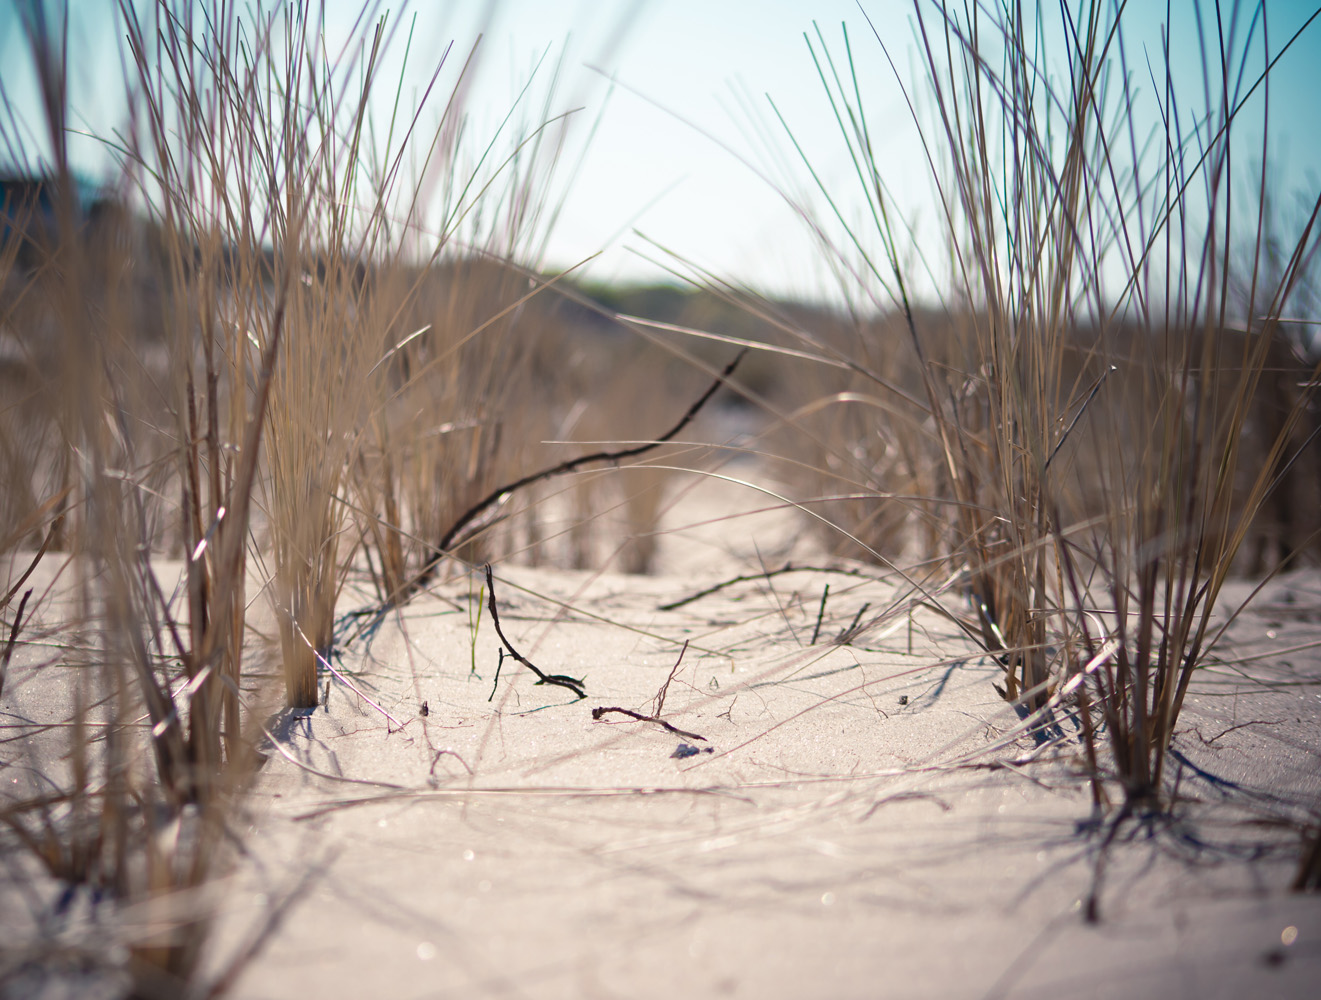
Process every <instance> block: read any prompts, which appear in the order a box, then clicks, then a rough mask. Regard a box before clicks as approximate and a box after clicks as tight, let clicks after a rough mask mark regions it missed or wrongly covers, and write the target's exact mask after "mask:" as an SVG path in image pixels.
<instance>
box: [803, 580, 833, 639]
mask: <svg viewBox="0 0 1321 1000" xmlns="http://www.w3.org/2000/svg"><path fill="white" fill-rule="evenodd" d="M829 596H830V584H826V589H825V590H823V591H821V607H820V608H819V609H818V610H817V613H816V628H814V629H812V641H811V642H809V643H808V645H809V646H815V645H816V640H817V637H818V636H819V635H820V634H821V619H822V618H824V617H825V616H826V598H827V597H829Z"/></svg>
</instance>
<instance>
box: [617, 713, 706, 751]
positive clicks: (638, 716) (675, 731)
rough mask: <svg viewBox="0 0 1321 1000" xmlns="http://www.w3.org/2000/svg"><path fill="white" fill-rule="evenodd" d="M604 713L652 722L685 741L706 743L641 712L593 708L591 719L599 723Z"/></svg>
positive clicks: (702, 739)
mask: <svg viewBox="0 0 1321 1000" xmlns="http://www.w3.org/2000/svg"><path fill="white" fill-rule="evenodd" d="M606 712H618V713H619V714H620V715H627V716H628V717H629V718H630V719H637V720H638V721H639V722H654V723H656V725H658V726H662V727H664V728H665V729H667V730H669V731H670V732H672V733H673V734H674V735H675V736H682V737H683V738H684V739H686V740H701V741H702V742H703V743H705V742H707V739H706V737H705V736H698V735H697V734H696V733H689V732H685V731H684V730H682V729H680V728H679V727H678V726H672V725H670V724H669V723H668V722H666V721H665V720H664V719H658V718H656V716H654V715H643V714H642V713H641V712H635V711H633V710H632V709H630V708H614V707H611V708H606V707H604V706H602V707H600V708H594V709H592V718H593V719H596V720H598V721H599V720H600V718H601V716H603V715H605V713H606Z"/></svg>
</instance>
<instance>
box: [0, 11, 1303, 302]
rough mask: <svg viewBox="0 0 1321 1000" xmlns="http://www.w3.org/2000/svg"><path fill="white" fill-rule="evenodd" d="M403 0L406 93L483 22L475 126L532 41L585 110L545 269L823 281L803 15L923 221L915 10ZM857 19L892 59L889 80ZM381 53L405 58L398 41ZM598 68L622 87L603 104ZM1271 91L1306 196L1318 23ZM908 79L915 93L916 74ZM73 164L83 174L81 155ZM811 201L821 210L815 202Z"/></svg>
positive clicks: (82, 15) (1297, 19)
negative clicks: (851, 79)
mask: <svg viewBox="0 0 1321 1000" xmlns="http://www.w3.org/2000/svg"><path fill="white" fill-rule="evenodd" d="M14 2H16V0H0V4H5V5H9V6H11V11H10V16H9V17H8V19H7V20H6V21H4V22H0V23H3V27H4V30H5V36H4V37H3V38H0V44H3V50H2V51H0V58H3V60H4V64H5V65H6V66H7V67H11V68H14V67H17V66H18V65H20V64H21V63H22V62H23V59H22V53H21V38H19V37H18V36H19V33H18V32H17V31H16V30H15V27H16V21H15V18H14V17H13V16H12V4H13V3H14ZM70 6H71V9H72V10H73V12H74V14H75V17H74V18H72V19H71V20H72V23H73V25H74V35H75V48H76V50H77V52H78V53H81V54H83V55H82V56H81V58H78V59H75V60H74V68H75V80H74V83H73V87H72V93H73V101H74V103H75V106H76V108H77V110H78V111H80V112H81V114H82V117H83V119H84V122H85V127H87V128H89V129H91V130H93V131H98V130H105V129H107V128H108V127H109V126H110V125H113V124H115V122H114V121H113V118H114V116H115V115H116V114H119V113H120V112H118V111H117V110H116V108H115V106H114V103H113V100H112V99H111V98H108V97H107V96H106V94H107V93H108V92H111V91H113V86H110V85H108V83H107V81H110V82H113V81H115V80H117V79H118V77H119V72H120V71H119V66H118V57H117V56H116V55H115V54H114V48H113V41H114V38H115V34H116V30H115V27H114V21H113V18H112V17H111V15H110V13H109V11H110V10H111V9H112V8H113V4H112V2H111V0H71V3H70ZM139 6H142V4H139ZM326 6H327V19H328V22H329V23H328V32H327V33H328V35H334V34H335V33H336V32H343V31H344V30H345V29H346V26H347V25H348V24H350V23H351V22H352V20H353V17H354V16H355V15H356V13H357V11H358V9H359V8H360V6H361V5H360V4H358V3H353V2H339V0H326ZM391 6H393V7H395V8H398V7H399V4H397V3H395V4H392V5H391ZM1222 6H1224V7H1225V8H1226V9H1228V6H1229V5H1228V4H1225V5H1222ZM1131 7H1132V9H1131V10H1130V12H1129V13H1128V14H1126V15H1125V23H1126V26H1127V29H1126V34H1127V35H1128V38H1129V42H1130V45H1129V59H1130V66H1131V69H1132V71H1133V73H1134V75H1135V77H1138V79H1137V85H1138V87H1139V88H1140V89H1141V90H1143V91H1144V92H1145V93H1147V94H1148V95H1149V94H1150V93H1151V92H1152V89H1153V88H1152V86H1151V82H1150V77H1149V76H1148V75H1147V74H1148V73H1149V72H1150V68H1149V65H1148V60H1150V61H1151V63H1153V64H1154V63H1155V62H1156V61H1157V59H1158V55H1159V39H1160V24H1161V23H1162V22H1163V21H1164V20H1165V12H1164V5H1159V6H1158V5H1156V4H1148V3H1142V4H1140V5H1137V4H1133V5H1131ZM1204 7H1205V8H1211V5H1210V4H1205V5H1204ZM927 9H928V10H931V9H932V8H930V7H928V8H927ZM1048 9H1050V10H1054V9H1056V8H1055V6H1054V5H1048ZM1173 9H1174V14H1173V15H1172V17H1173V19H1174V20H1175V30H1174V31H1173V32H1172V38H1173V39H1174V44H1173V46H1172V47H1173V49H1174V59H1173V61H1174V63H1175V69H1176V76H1177V77H1178V79H1177V81H1176V82H1178V83H1179V84H1180V91H1179V92H1180V95H1181V104H1186V105H1187V108H1188V112H1189V115H1190V116H1191V113H1192V108H1193V107H1194V106H1195V105H1197V104H1198V103H1199V102H1201V100H1202V88H1201V72H1200V55H1199V50H1198V46H1197V44H1196V32H1195V22H1194V21H1193V19H1192V15H1191V10H1192V6H1191V3H1190V0H1177V2H1175V3H1174V4H1173ZM1313 9H1314V4H1311V3H1307V4H1304V3H1294V2H1289V0H1272V2H1269V3H1268V5H1267V11H1268V13H1269V15H1270V17H1269V26H1270V41H1271V45H1272V48H1273V49H1276V50H1278V48H1279V47H1280V46H1281V45H1282V44H1283V42H1284V41H1285V40H1286V39H1287V38H1288V37H1289V36H1290V35H1291V34H1292V33H1293V32H1294V31H1295V30H1296V28H1297V27H1298V26H1299V25H1300V24H1301V23H1302V22H1303V21H1304V20H1306V18H1307V16H1308V15H1310V13H1311V12H1312V10H1313ZM406 10H407V11H408V12H409V13H410V14H411V13H416V14H417V15H418V21H417V28H416V32H415V35H414V50H413V52H412V55H411V56H410V65H411V70H410V71H409V72H408V74H407V75H406V77H405V81H406V87H405V95H404V97H405V101H407V100H408V99H409V91H410V89H411V88H412V87H420V86H422V85H423V84H424V83H425V80H426V78H428V77H429V76H430V74H431V73H432V71H433V69H434V65H435V63H436V61H437V60H438V59H439V57H440V55H441V54H442V53H443V51H444V44H445V42H446V41H447V40H448V39H451V38H453V39H454V40H455V42H456V45H455V52H454V53H452V54H451V57H450V59H449V61H448V62H447V69H446V73H445V74H442V77H441V86H442V87H444V88H445V89H446V93H447V91H448V88H449V87H451V86H452V85H453V82H454V79H455V72H456V71H457V67H458V66H459V65H461V64H462V57H463V55H465V54H466V51H467V50H468V48H469V47H470V46H471V44H472V40H473V38H474V37H475V34H476V32H477V30H478V26H479V25H484V27H485V37H484V41H483V45H482V47H481V52H482V53H483V55H482V63H481V66H480V72H479V75H478V76H477V77H476V78H475V84H474V88H473V91H472V93H471V95H470V98H469V102H468V105H467V107H468V109H469V112H470V114H471V116H472V124H473V126H474V128H475V130H476V131H475V133H474V134H477V135H482V134H489V133H490V132H491V131H492V130H494V129H495V127H496V126H497V125H498V123H499V121H500V118H501V117H502V116H503V115H504V113H505V112H506V111H507V110H508V108H509V107H510V105H511V103H512V102H513V100H514V96H515V95H516V94H517V92H518V89H519V88H520V87H521V85H522V83H523V82H524V81H525V80H526V77H527V75H528V70H529V69H530V67H531V66H532V65H533V64H534V63H535V62H536V60H537V58H538V57H539V56H540V55H541V53H542V52H543V51H545V49H546V46H547V45H550V46H551V54H550V57H549V58H548V60H547V62H546V64H543V67H542V70H541V72H540V74H539V81H540V82H542V83H548V82H549V78H550V70H551V67H552V64H553V63H554V61H555V60H556V59H557V58H559V56H560V55H561V54H563V56H564V59H563V73H562V79H561V80H560V82H559V87H558V91H557V98H556V103H555V105H554V106H555V107H556V108H557V109H566V108H569V107H581V108H582V109H583V110H581V111H579V112H577V114H576V117H575V118H574V120H573V126H572V128H571V130H570V133H569V139H570V146H569V149H568V151H567V152H566V154H565V155H564V156H563V157H562V158H561V162H560V168H561V175H562V176H560V177H559V182H560V183H561V185H562V188H561V189H562V190H564V191H566V192H567V194H566V195H565V197H566V201H565V203H564V210H563V212H562V214H561V215H560V216H559V218H558V221H557V224H556V226H555V229H554V231H553V233H552V237H551V240H550V243H549V246H548V253H547V263H548V264H550V265H557V266H563V265H567V264H569V263H572V262H574V261H577V260H579V259H582V258H585V257H587V256H589V255H590V254H592V253H594V252H596V251H603V253H602V256H601V257H600V258H599V259H598V260H597V261H595V262H593V264H592V265H591V268H592V270H591V274H592V275H593V276H595V277H599V278H602V279H608V278H621V277H622V278H630V279H650V278H655V277H658V276H660V275H662V274H663V272H662V271H661V270H660V268H659V267H658V266H657V265H656V264H653V263H650V262H649V261H648V260H647V258H652V259H655V260H663V259H664V254H663V253H662V251H660V250H657V249H656V248H655V247H653V246H651V245H650V244H649V243H648V239H650V240H653V241H655V242H656V243H657V244H660V245H661V246H664V247H667V248H669V249H671V250H673V251H675V252H676V253H678V254H680V255H682V256H683V257H684V258H687V259H689V260H691V261H693V262H695V263H697V264H699V265H701V266H706V267H709V268H711V269H712V270H713V271H714V272H716V273H718V274H720V275H723V276H728V277H731V278H733V279H736V280H740V281H746V282H750V283H753V284H755V285H758V286H761V287H762V288H764V289H766V290H768V291H772V292H774V293H778V294H808V295H814V296H821V295H827V296H828V295H830V294H831V288H830V285H831V279H830V277H829V271H828V269H827V268H826V267H825V266H824V265H823V255H822V254H821V252H820V251H819V249H817V248H816V246H815V245H814V243H813V241H812V239H811V237H810V235H809V231H808V228H807V226H806V225H804V223H803V222H802V220H801V219H799V218H798V217H797V215H796V214H795V212H794V211H793V210H792V209H791V208H790V207H789V206H788V205H787V204H786V202H785V200H784V198H783V197H782V195H781V193H780V192H779V191H777V189H776V185H777V184H778V185H780V186H783V185H785V184H786V183H787V184H792V185H796V186H797V187H796V190H809V189H810V185H807V174H806V172H805V170H804V169H803V168H802V165H801V161H799V160H798V158H797V153H795V152H794V150H793V147H792V144H791V142H790V140H789V138H788V136H787V134H786V133H785V131H784V128H783V126H781V125H780V124H779V122H778V121H777V120H776V119H775V118H774V115H773V113H772V111H771V106H770V103H769V102H768V97H767V95H769V97H770V99H773V100H774V102H775V104H776V106H777V107H778V108H779V110H780V112H781V113H782V114H783V116H784V118H785V120H786V121H787V122H788V123H789V124H790V126H791V128H792V130H793V134H794V137H795V138H796V139H797V140H798V142H799V143H800V144H801V145H802V146H803V147H804V149H805V150H806V151H807V153H808V155H809V156H810V157H811V159H812V161H813V165H814V167H816V169H817V170H818V171H819V173H820V175H821V176H822V177H823V178H824V179H825V180H826V182H827V183H828V185H829V186H830V188H831V190H832V192H838V193H839V200H840V204H841V207H842V209H843V211H844V212H845V214H846V215H849V216H850V217H852V216H853V215H856V214H857V213H858V212H860V205H861V202H860V201H859V199H857V198H856V197H855V191H856V186H857V181H856V178H851V176H850V170H849V166H848V161H847V159H846V157H845V154H844V148H843V145H842V143H841V141H840V138H839V132H838V128H837V126H836V125H835V123H834V120H833V118H832V117H831V112H830V106H829V104H828V102H827V101H826V98H825V94H824V90H823V87H822V84H821V81H820V79H819V78H818V76H817V71H816V68H815V66H814V65H813V62H812V58H811V55H810V53H809V51H808V46H807V43H806V41H805V40H804V37H803V35H804V32H812V31H813V30H814V29H813V21H815V22H816V23H817V24H818V25H819V27H820V30H821V32H822V34H823V35H824V37H825V39H826V41H827V43H828V45H829V46H830V48H831V50H832V51H833V52H834V53H835V54H836V56H842V54H843V47H842V44H841V38H842V35H841V27H840V25H841V22H846V23H847V25H848V31H849V38H850V41H851V43H852V48H853V55H854V59H855V67H856V72H857V73H858V75H859V78H860V79H861V80H862V82H863V86H864V100H865V101H866V102H867V105H866V110H867V114H868V118H869V120H870V122H871V126H872V131H873V135H874V136H875V137H876V139H877V147H878V148H877V149H876V156H877V159H878V162H879V163H880V165H881V168H882V171H883V173H884V174H885V176H886V178H887V180H888V182H889V183H890V185H891V187H892V189H893V190H894V192H895V194H896V196H897V197H898V198H899V200H900V202H901V208H902V210H903V211H904V213H905V214H906V215H908V216H910V217H912V218H915V219H916V220H917V222H918V224H919V225H920V226H926V227H932V226H934V225H935V223H936V221H937V218H936V208H935V203H934V201H933V200H932V199H931V196H930V194H929V191H930V183H929V180H928V178H929V176H930V171H929V168H928V165H927V163H926V160H925V158H924V156H923V153H922V149H921V146H920V144H919V142H918V140H917V135H916V132H915V131H914V128H913V125H912V121H911V116H910V112H909V109H908V107H907V105H906V103H905V100H904V95H903V93H902V91H901V89H900V87H899V86H898V83H899V82H900V81H902V82H903V83H904V84H906V85H911V84H912V82H913V80H914V79H915V77H916V73H917V67H916V59H917V48H916V46H915V43H914V41H913V37H914V36H913V27H912V12H911V11H912V8H911V4H909V3H907V2H904V0H862V2H861V4H859V3H857V2H855V0H813V2H810V3H809V2H802V0H800V2H792V0H755V2H745V0H577V2H573V0H570V2H552V0H506V2H503V3H500V4H496V5H494V7H493V8H491V7H490V5H487V4H484V3H481V2H477V0H461V2H453V3H446V2H440V0H435V2H418V3H414V4H413V5H412V6H411V7H408V8H406ZM864 12H865V15H867V16H870V18H871V22H872V24H871V25H869V23H868V20H867V16H864ZM394 16H396V17H397V15H394ZM1130 21H1131V23H1130ZM1244 23H1245V24H1246V20H1245V22H1244ZM872 25H874V27H875V30H876V33H877V34H879V36H880V38H881V39H882V40H884V42H885V44H886V46H887V47H888V48H889V52H890V54H891V56H892V57H893V58H894V59H895V62H896V67H897V77H896V72H895V70H892V69H891V67H890V66H889V65H888V63H887V61H886V57H885V54H884V53H883V51H882V48H881V45H880V44H879V42H878V40H877V36H876V34H873V30H872ZM401 41H402V39H401ZM1144 46H1145V48H1144ZM332 47H333V46H332ZM1259 49H1260V44H1259V42H1258V50H1259ZM394 51H395V54H396V55H402V45H398V46H396V48H395V50H394ZM1157 72H1159V70H1157ZM397 77H398V74H397V73H396V74H395V78H396V79H397ZM608 77H613V78H614V80H615V81H616V82H617V86H615V88H614V90H613V92H612V93H610V94H609V98H608V100H607V93H608V91H609V90H610V87H609V79H608ZM4 79H5V86H6V89H7V92H8V94H9V97H10V101H11V103H12V104H15V105H17V106H19V107H20V108H21V107H22V106H23V104H24V103H25V101H30V99H31V93H30V91H25V90H24V88H23V84H22V81H21V80H19V78H18V74H17V73H15V72H12V71H11V70H7V71H6V74H5V78H4ZM1272 87H1273V91H1272V105H1273V110H1272V133H1273V135H1274V137H1275V139H1274V141H1273V143H1272V148H1273V150H1274V152H1275V153H1276V154H1277V155H1279V157H1280V161H1281V164H1282V166H1283V168H1284V169H1283V172H1282V173H1281V175H1280V180H1279V182H1278V183H1279V185H1280V189H1281V191H1282V192H1283V191H1291V190H1294V189H1303V190H1305V191H1307V192H1310V194H1311V195H1312V196H1313V197H1314V196H1315V194H1316V192H1317V189H1318V184H1321V181H1319V180H1318V175H1321V20H1318V21H1317V22H1314V23H1313V25H1312V26H1311V28H1310V29H1309V30H1308V31H1307V32H1306V33H1305V34H1304V36H1303V38H1302V39H1301V40H1300V43H1299V44H1298V46H1297V48H1296V50H1295V51H1293V52H1291V53H1290V54H1289V55H1287V56H1286V57H1285V59H1284V60H1283V61H1282V63H1281V65H1280V69H1279V72H1278V75H1277V76H1275V77H1273V84H1272ZM388 89H389V90H390V91H391V93H390V94H388V95H387V96H393V95H392V91H393V84H392V85H391V87H390V88H388ZM917 91H918V93H919V94H925V90H924V89H923V88H921V87H918V88H917ZM542 92H543V91H541V90H538V91H537V93H538V94H540V93H542ZM446 93H442V94H441V95H440V97H441V98H442V100H440V101H436V100H435V98H433V102H434V103H435V107H436V108H437V109H438V108H439V107H441V106H443V98H444V97H445V96H446ZM25 94H26V95H27V96H26V98H25V96H24V95H25ZM1184 95H1186V96H1184ZM922 102H923V103H922V104H921V106H920V112H921V113H923V114H927V113H929V112H930V101H929V100H928V99H927V98H925V97H922ZM28 106H29V107H30V105H28ZM534 110H535V109H534ZM1244 117H1245V121H1246V120H1247V118H1248V114H1247V113H1245V116H1244ZM598 119H599V121H598ZM594 123H595V124H596V129H595V133H594V135H593V138H592V141H591V144H590V146H589V147H588V148H587V150H586V153H585V154H584V155H583V159H582V161H581V166H580V169H578V170H577V171H576V172H572V171H571V170H570V168H571V167H572V166H574V165H575V164H577V163H578V152H577V149H578V147H577V145H576V144H578V143H581V142H582V141H584V140H585V139H586V136H587V134H588V133H589V131H591V129H592V126H593V124H594ZM768 150H770V151H771V152H768ZM84 155H87V154H85V150H84ZM786 164H787V165H788V172H787V173H786V171H785V169H784V167H785V165H786ZM85 166H87V167H89V168H90V169H93V170H94V169H95V164H92V163H87V164H85ZM570 173H573V176H572V177H570V176H568V174H570ZM786 178H788V180H787V181H786ZM804 185H807V187H804ZM557 190H558V189H557ZM814 211H815V212H817V213H821V212H823V211H824V207H823V205H822V203H821V202H820V200H819V199H818V200H817V202H816V205H815V208H814ZM818 217H820V216H819V215H818ZM634 230H637V231H639V232H640V233H642V234H644V235H645V237H646V238H647V239H644V238H642V237H641V236H639V235H637V234H636V233H635V232H634Z"/></svg>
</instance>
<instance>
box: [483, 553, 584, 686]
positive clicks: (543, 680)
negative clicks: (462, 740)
mask: <svg viewBox="0 0 1321 1000" xmlns="http://www.w3.org/2000/svg"><path fill="white" fill-rule="evenodd" d="M486 593H487V607H488V608H490V610H491V624H492V625H494V626H495V634H496V635H498V636H499V637H500V641H501V642H503V643H504V644H505V649H507V650H509V655H510V656H512V657H513V658H514V659H515V660H517V661H518V662H519V663H521V664H523V666H525V667H527V668H528V669H529V670H531V671H532V672H533V673H534V674H536V675H537V678H538V679H537V683H538V684H554V685H556V686H558V687H562V688H568V689H569V690H570V691H572V692H573V693H574V694H576V695H577V696H578V697H579V698H586V697H587V692H586V691H584V690H583V682H582V681H580V680H578V678H576V677H568V676H566V675H564V674H548V673H546V672H545V671H543V670H541V669H540V668H539V667H538V666H537V665H536V664H535V663H533V662H532V661H531V660H529V659H528V658H527V657H526V656H524V655H523V654H522V653H520V652H519V651H518V650H516V649H515V648H514V646H513V644H512V643H511V642H510V641H509V640H508V639H507V638H505V633H504V630H503V629H501V628H500V612H499V611H497V610H496V607H495V578H494V577H493V576H492V575H491V564H490V563H487V564H486ZM492 694H493V695H494V692H492Z"/></svg>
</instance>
